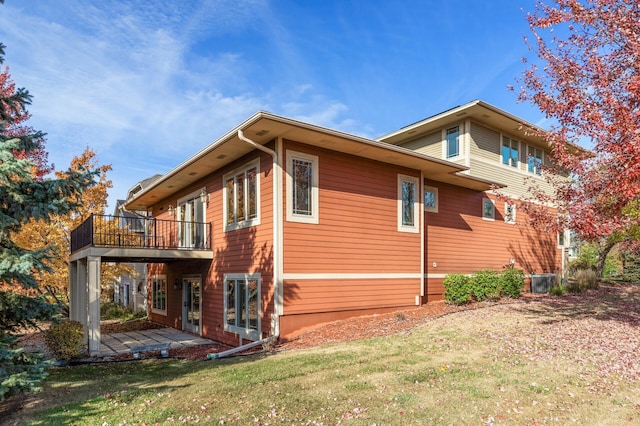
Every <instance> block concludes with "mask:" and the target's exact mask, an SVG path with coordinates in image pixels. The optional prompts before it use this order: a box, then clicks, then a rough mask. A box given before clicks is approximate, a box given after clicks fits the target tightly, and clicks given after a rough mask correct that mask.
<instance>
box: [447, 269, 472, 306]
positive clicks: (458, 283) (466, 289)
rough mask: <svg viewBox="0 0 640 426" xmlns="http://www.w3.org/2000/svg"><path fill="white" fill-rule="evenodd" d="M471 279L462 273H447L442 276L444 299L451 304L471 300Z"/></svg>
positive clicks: (460, 303) (461, 303) (459, 303)
mask: <svg viewBox="0 0 640 426" xmlns="http://www.w3.org/2000/svg"><path fill="white" fill-rule="evenodd" d="M470 282H471V279H470V278H469V277H468V276H466V275H463V274H448V275H447V276H446V277H444V289H445V290H444V300H446V301H447V303H450V304H452V305H463V304H465V303H469V302H471V285H470Z"/></svg>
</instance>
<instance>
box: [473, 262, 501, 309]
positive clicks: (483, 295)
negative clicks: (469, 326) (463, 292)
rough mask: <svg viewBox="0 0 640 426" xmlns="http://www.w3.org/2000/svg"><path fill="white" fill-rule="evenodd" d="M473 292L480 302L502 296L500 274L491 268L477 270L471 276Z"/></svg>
mask: <svg viewBox="0 0 640 426" xmlns="http://www.w3.org/2000/svg"><path fill="white" fill-rule="evenodd" d="M471 287H472V293H473V295H474V296H475V298H476V300H477V301H478V302H481V301H483V300H487V299H498V298H499V297H500V274H498V273H497V272H496V271H493V270H491V269H485V270H482V271H476V272H474V273H473V276H472V277H471Z"/></svg>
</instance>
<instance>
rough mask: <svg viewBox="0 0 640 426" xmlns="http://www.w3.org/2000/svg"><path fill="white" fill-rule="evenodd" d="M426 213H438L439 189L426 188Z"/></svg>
mask: <svg viewBox="0 0 640 426" xmlns="http://www.w3.org/2000/svg"><path fill="white" fill-rule="evenodd" d="M424 211H425V212H431V213H438V188H434V187H432V186H425V187H424Z"/></svg>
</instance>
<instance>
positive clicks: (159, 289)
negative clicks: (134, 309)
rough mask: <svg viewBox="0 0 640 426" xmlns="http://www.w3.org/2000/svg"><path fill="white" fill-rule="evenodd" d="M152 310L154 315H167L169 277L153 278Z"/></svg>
mask: <svg viewBox="0 0 640 426" xmlns="http://www.w3.org/2000/svg"><path fill="white" fill-rule="evenodd" d="M151 310H152V311H153V313H154V314H162V315H167V277H166V276H164V275H154V276H153V277H152V278H151Z"/></svg>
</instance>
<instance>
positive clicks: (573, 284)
mask: <svg viewBox="0 0 640 426" xmlns="http://www.w3.org/2000/svg"><path fill="white" fill-rule="evenodd" d="M597 288H598V275H597V274H596V272H595V271H594V270H593V269H590V268H589V269H577V270H576V271H574V273H573V278H572V279H571V280H570V281H569V285H568V286H567V290H569V291H570V292H574V293H576V292H581V291H584V290H588V289H594V290H595V289H597Z"/></svg>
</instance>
